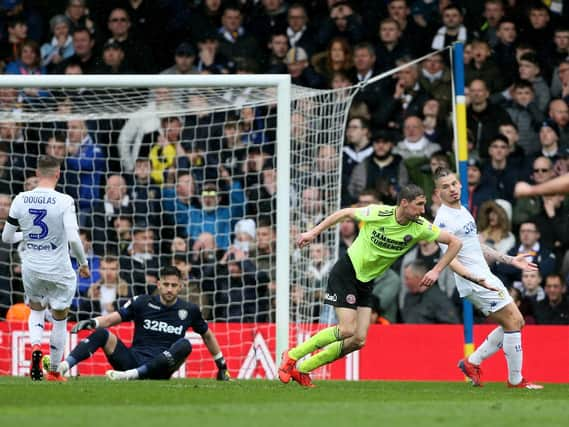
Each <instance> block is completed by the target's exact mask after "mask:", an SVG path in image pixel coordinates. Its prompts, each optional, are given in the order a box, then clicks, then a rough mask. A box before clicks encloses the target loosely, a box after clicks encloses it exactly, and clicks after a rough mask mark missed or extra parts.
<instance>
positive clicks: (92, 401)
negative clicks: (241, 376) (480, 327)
mask: <svg viewBox="0 0 569 427" xmlns="http://www.w3.org/2000/svg"><path fill="white" fill-rule="evenodd" d="M316 384H317V387H316V388H313V389H303V388H301V387H299V386H298V385H297V384H294V383H291V384H288V385H284V384H281V383H279V382H278V381H264V380H249V381H231V382H230V383H222V382H216V381H214V380H189V379H188V380H170V381H132V382H108V381H106V380H104V379H102V378H88V377H81V378H78V379H70V380H69V381H68V382H67V383H48V382H45V381H44V382H38V383H32V382H31V381H30V380H29V378H13V377H0V426H2V427H4V426H6V427H8V426H10V427H27V426H41V427H52V426H57V427H61V426H63V427H71V426H81V427H91V426H93V427H95V426H96V427H115V426H121V427H130V426H133V427H146V426H153V427H173V426H185V427H198V426H199V427H202V426H230V427H238V426H247V427H254V426H269V427H278V426H287V427H290V426H292V427H297V426H310V427H320V426H326V427H333V426H341V427H360V426H377V427H383V426H386V427H398V426H412V427H425V426H437V427H440V426H453V427H456V426H476V427H480V426H484V425H489V426H493V427H494V426H516V427H525V426H543V427H555V426H565V425H568V424H567V422H568V421H567V420H568V417H567V401H568V400H567V399H568V396H569V385H568V384H546V385H545V389H544V390H516V389H508V388H506V386H505V384H504V383H490V384H486V385H485V386H484V387H483V388H473V387H472V386H470V385H469V384H466V383H457V382H455V383H444V382H387V381H360V382H346V381H318V382H316Z"/></svg>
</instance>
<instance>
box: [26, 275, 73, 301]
mask: <svg viewBox="0 0 569 427" xmlns="http://www.w3.org/2000/svg"><path fill="white" fill-rule="evenodd" d="M22 281H23V282H24V291H25V293H26V297H28V299H29V300H30V301H32V302H37V303H40V304H41V305H42V306H44V307H46V306H47V305H49V306H50V308H51V309H52V310H64V309H66V308H69V306H70V305H71V301H72V300H73V297H74V296H75V290H76V289H77V276H76V275H75V274H74V273H73V274H67V275H63V276H59V278H58V279H57V280H56V279H55V278H52V277H49V276H46V275H42V274H40V273H38V272H35V271H31V270H27V269H24V268H22Z"/></svg>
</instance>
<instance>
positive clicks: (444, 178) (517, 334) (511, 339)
mask: <svg viewBox="0 0 569 427" xmlns="http://www.w3.org/2000/svg"><path fill="white" fill-rule="evenodd" d="M434 180H435V184H436V191H437V192H438V194H439V196H440V198H441V201H442V206H441V207H440V208H439V210H438V211H437V216H436V218H435V221H434V224H435V225H436V226H437V227H439V228H440V229H441V230H446V231H447V232H448V233H449V234H451V235H453V236H455V237H458V238H459V239H460V241H461V242H462V249H461V250H460V251H459V252H458V255H457V256H456V259H454V260H453V261H452V262H451V263H450V268H451V269H452V270H453V271H454V272H455V280H456V288H457V290H458V292H459V294H460V296H461V297H462V298H466V299H467V300H469V301H470V302H471V303H472V304H473V305H474V306H475V307H477V308H478V309H479V310H480V311H481V312H482V313H483V314H484V315H485V316H487V317H488V318H489V319H490V320H492V321H493V322H495V323H498V325H500V326H498V327H497V328H496V329H494V330H493V331H492V332H490V334H489V335H488V337H486V340H485V341H484V342H483V343H482V345H480V347H478V348H477V349H476V351H475V352H474V353H472V354H471V355H470V356H469V357H467V358H465V359H462V360H461V361H459V362H458V367H459V368H460V369H461V370H462V372H463V373H464V374H465V375H466V376H467V377H468V378H470V380H471V381H472V384H473V385H474V386H481V385H482V382H481V379H480V377H481V374H482V372H481V370H480V364H481V363H482V361H484V360H485V359H487V358H488V357H490V356H492V355H493V354H495V353H496V352H497V351H498V350H499V349H501V348H502V349H503V350H504V355H505V357H506V361H507V364H508V387H514V388H525V389H532V390H535V389H541V388H543V387H542V386H541V385H538V384H533V383H531V382H529V381H527V380H526V379H525V378H523V376H522V361H523V349H522V335H521V329H522V327H523V326H524V318H523V316H522V314H521V313H520V311H519V309H518V307H517V306H516V304H515V303H514V301H513V300H512V297H511V296H510V294H509V293H508V290H507V289H506V287H505V286H504V284H503V283H502V282H501V281H500V279H498V278H497V277H496V276H495V275H493V274H492V272H491V271H490V268H489V267H488V263H487V261H488V262H495V261H497V262H501V263H506V264H511V265H513V266H515V267H517V268H519V269H520V270H531V271H536V270H537V265H535V264H533V263H530V262H528V261H527V260H526V259H525V255H524V254H520V255H518V256H516V257H511V256H508V255H503V254H501V253H499V252H496V251H495V250H493V249H491V248H489V247H488V246H486V245H481V243H480V240H479V238H478V232H477V229H476V222H475V221H474V218H473V217H472V215H471V214H470V212H469V211H468V210H467V209H466V208H465V207H464V206H462V205H461V204H460V195H461V191H462V185H461V184H460V182H459V181H458V179H457V177H456V175H455V174H454V173H453V172H452V171H450V170H449V169H447V168H438V169H437V170H436V171H435V175H434ZM439 245H440V246H441V250H442V251H443V252H445V251H447V246H446V245H445V244H444V242H443V243H442V244H441V243H439Z"/></svg>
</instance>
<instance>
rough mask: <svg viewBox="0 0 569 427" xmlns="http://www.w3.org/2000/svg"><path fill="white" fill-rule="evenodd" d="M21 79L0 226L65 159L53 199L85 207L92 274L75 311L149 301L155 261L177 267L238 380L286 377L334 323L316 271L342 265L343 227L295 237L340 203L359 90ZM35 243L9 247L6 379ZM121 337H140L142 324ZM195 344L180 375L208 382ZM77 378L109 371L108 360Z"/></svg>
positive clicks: (25, 347) (3, 98)
mask: <svg viewBox="0 0 569 427" xmlns="http://www.w3.org/2000/svg"><path fill="white" fill-rule="evenodd" d="M24 77H30V78H29V79H25V80H23V79H22V80H19V77H14V78H12V79H13V81H11V82H10V83H9V85H10V87H7V86H8V83H6V81H5V80H4V81H3V82H2V85H3V87H2V88H0V172H1V175H0V201H1V210H0V215H2V216H1V217H0V224H4V222H5V220H6V218H7V215H8V209H9V206H10V202H11V199H12V198H13V197H14V196H15V195H16V194H18V193H19V192H20V191H26V190H30V189H33V188H34V187H35V185H37V180H36V179H35V178H34V169H35V165H36V161H37V157H38V155H39V154H43V153H47V154H50V155H52V156H55V157H58V158H60V159H61V162H62V175H61V179H60V181H59V185H58V190H60V191H63V192H65V193H67V194H69V195H71V196H72V197H73V198H74V199H75V200H76V205H77V212H78V218H79V224H80V232H81V238H82V240H83V243H84V247H85V249H86V251H87V253H88V259H89V263H90V267H91V271H92V277H91V278H90V279H79V280H78V287H77V294H76V297H75V298H74V300H73V304H72V307H71V317H70V318H71V319H72V320H74V321H76V320H81V319H86V318H90V317H94V316H97V315H101V314H106V313H109V312H112V311H113V310H116V309H117V307H119V306H120V305H122V304H123V303H124V302H125V301H126V300H128V299H129V298H131V297H133V296H136V295H141V294H146V293H152V292H154V291H155V290H156V281H157V279H158V274H159V270H160V268H161V267H163V266H165V265H175V266H177V267H178V268H179V269H180V270H181V271H182V273H183V276H184V282H185V283H186V286H185V288H184V290H183V292H182V294H181V296H182V297H183V298H186V299H189V300H191V301H193V302H194V303H196V304H199V305H200V307H201V309H202V312H203V314H204V316H205V318H206V320H207V321H208V322H209V323H210V326H211V328H212V329H213V330H214V332H215V333H216V336H217V338H218V340H219V342H220V344H221V347H222V350H223V352H224V354H225V356H226V359H227V361H228V365H229V368H230V371H231V372H232V374H233V376H239V377H242V378H251V377H257V376H262V377H268V378H273V377H275V375H276V367H275V366H276V365H275V355H276V354H278V352H279V351H282V350H284V348H285V347H286V345H287V343H291V344H294V343H295V342H297V340H298V339H299V338H300V339H303V337H304V336H305V335H306V334H309V333H311V332H312V331H314V329H315V328H317V327H319V326H318V324H319V322H320V321H321V320H322V321H323V319H321V318H322V316H323V312H322V302H323V294H324V292H323V291H324V289H325V286H326V283H325V276H324V277H321V275H320V273H321V272H322V269H323V266H325V265H327V264H329V263H330V262H332V261H333V260H334V259H335V257H336V253H337V236H336V231H335V230H331V231H329V232H327V233H326V234H324V235H323V236H322V239H321V240H319V241H318V242H317V243H316V244H315V245H312V246H311V247H310V248H309V249H305V250H302V251H299V250H297V249H295V247H294V241H295V239H296V237H297V235H298V233H299V232H301V231H304V230H306V229H307V228H309V227H311V226H313V225H315V224H316V223H318V222H319V221H320V220H321V219H322V218H324V217H325V216H327V215H329V214H330V213H332V212H333V211H335V210H336V209H338V208H339V207H340V173H341V149H342V144H343V135H344V129H345V121H346V116H347V112H348V109H349V106H350V103H351V98H352V96H353V94H354V91H355V88H354V87H352V88H344V89H338V90H330V91H318V90H311V89H307V88H301V87H295V86H292V89H290V90H287V91H285V92H283V90H282V88H283V87H285V88H286V86H282V85H281V86H279V85H280V84H281V83H279V82H280V81H282V80H283V77H282V76H279V77H280V80H279V82H277V83H274V82H273V83H271V82H270V81H269V80H268V79H265V80H263V79H262V78H260V76H223V77H222V79H220V78H218V77H219V76H218V77H216V78H213V77H214V76H192V77H190V78H189V79H188V78H186V79H184V78H183V77H182V78H179V79H178V80H175V78H176V77H175V76H174V77H172V76H119V77H118V78H117V77H115V76H113V77H110V76H109V77H105V79H106V80H105V81H106V82H107V83H106V84H103V83H102V81H99V80H97V78H96V77H101V78H102V77H103V76H90V77H88V76H64V77H61V76H59V77H58V78H59V80H56V79H55V77H56V76H43V77H40V76H37V77H39V78H40V79H37V80H34V77H36V76H24ZM51 77H54V79H53V80H51V79H50V78H51ZM123 77H124V79H123ZM170 77H172V78H171V79H170ZM193 77H196V78H193ZM210 77H211V79H210ZM261 77H269V76H261ZM117 79H118V80H117ZM121 79H122V80H121ZM204 82H205V83H204ZM257 82H261V83H260V84H258V83H257ZM32 83H33V84H32ZM67 83H69V84H67ZM24 85H25V86H24ZM24 87H25V88H24ZM279 88H281V89H279ZM289 97H290V99H289ZM285 108H286V109H287V110H289V108H290V112H288V111H287V114H280V111H281V112H282V111H284V109H285ZM289 135H290V137H289ZM24 250H33V249H30V248H27V247H26V245H25V244H20V245H14V246H12V245H9V244H6V243H0V337H1V339H0V374H12V375H24V374H26V373H27V371H28V366H29V362H28V361H27V356H29V342H28V340H27V333H26V329H27V325H26V322H25V319H26V318H27V314H26V309H25V307H24V304H22V303H24V294H23V284H22V279H21V266H20V253H21V252H22V251H24ZM279 265H280V267H279ZM283 278H284V280H283ZM180 315H183V313H181V314H180ZM6 319H10V321H7V320H6ZM275 325H276V326H275ZM283 325H284V329H283ZM48 328H49V327H48ZM114 330H115V332H116V333H117V334H118V335H119V337H121V339H123V340H124V341H125V343H127V344H129V343H130V339H131V336H132V327H131V326H129V325H126V324H125V325H121V326H119V327H116V328H114ZM279 334H280V336H279ZM83 336H84V335H83V334H80V335H79V337H77V336H70V342H69V346H71V347H72V346H73V345H74V344H75V343H76V342H77V341H78V339H80V338H82V337H83ZM45 338H46V340H45V342H46V349H45V350H46V352H49V350H48V345H47V342H48V330H46V337H45ZM190 339H191V341H192V343H193V352H192V355H191V356H190V358H189V361H188V363H187V364H186V365H185V366H184V367H183V368H182V369H181V372H180V375H182V376H205V377H211V376H213V375H214V371H215V369H214V368H215V366H214V364H213V362H212V361H211V356H210V355H209V354H208V353H207V351H206V349H205V346H204V345H203V343H202V342H201V338H200V337H199V336H197V335H195V334H190ZM78 369H79V374H82V375H96V374H101V373H103V372H104V371H105V369H108V365H107V363H106V361H105V359H104V357H103V356H102V355H100V354H98V355H96V356H95V357H94V358H92V359H91V360H90V361H88V362H87V361H86V362H84V363H82V364H80V365H79V367H78Z"/></svg>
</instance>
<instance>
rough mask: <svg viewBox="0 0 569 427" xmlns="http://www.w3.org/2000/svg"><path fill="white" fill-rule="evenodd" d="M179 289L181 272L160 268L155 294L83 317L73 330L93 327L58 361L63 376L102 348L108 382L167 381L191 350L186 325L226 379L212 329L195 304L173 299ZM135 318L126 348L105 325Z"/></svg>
mask: <svg viewBox="0 0 569 427" xmlns="http://www.w3.org/2000/svg"><path fill="white" fill-rule="evenodd" d="M181 288H182V283H181V273H180V271H179V270H178V269H177V268H176V267H173V266H167V267H164V268H163V269H162V270H161V271H160V280H159V281H158V292H159V294H158V295H139V296H138V297H136V298H134V299H132V300H130V301H128V302H127V303H126V304H125V305H124V306H123V307H122V308H121V309H119V311H117V312H113V313H110V314H107V315H106V316H99V317H96V318H94V319H89V320H82V321H81V322H79V323H77V324H76V325H75V326H74V327H73V329H72V330H71V332H72V333H77V332H79V331H80V330H82V329H95V331H94V332H93V333H92V334H91V335H89V336H88V337H87V338H85V339H84V340H82V341H81V342H80V343H79V344H78V345H77V347H75V348H74V349H73V350H72V351H71V353H70V354H69V356H68V357H67V358H66V359H65V361H63V362H62V363H61V364H60V365H59V369H58V371H59V372H60V373H61V374H65V373H66V372H67V371H69V369H71V368H72V367H73V366H75V365H76V364H78V363H79V362H81V361H82V360H85V359H87V358H89V357H90V356H92V355H93V354H95V352H96V351H97V349H99V348H102V349H103V351H104V353H105V355H106V356H107V360H108V361H109V363H110V364H111V366H112V367H113V370H110V371H107V372H106V376H107V378H109V379H111V380H135V379H168V378H170V377H171V376H172V374H173V373H174V372H175V371H176V370H177V369H178V368H179V367H180V366H181V365H182V363H184V361H185V360H186V358H187V357H188V356H189V355H190V353H191V352H192V345H191V344H190V341H189V340H188V339H186V338H185V335H186V330H187V329H188V328H189V327H191V328H192V329H193V330H194V331H195V332H197V333H198V334H200V335H201V336H202V338H203V341H204V343H205V345H206V347H207V349H208V350H209V352H210V353H211V355H212V356H213V359H214V361H215V364H216V365H217V369H218V372H217V379H218V380H220V381H225V380H229V378H230V376H229V372H228V370H227V364H226V363H225V359H224V358H223V355H222V353H221V350H220V348H219V344H218V343H217V340H216V338H215V335H214V334H213V332H212V331H210V330H209V329H208V325H207V323H206V322H205V320H204V319H203V317H202V314H201V311H200V309H199V307H198V306H197V305H195V304H192V303H190V302H187V301H184V300H182V299H180V298H178V293H179V292H180V290H181ZM126 321H134V337H133V340H132V346H131V347H130V348H128V347H127V346H126V345H124V344H123V342H122V341H121V340H120V339H119V338H118V337H117V336H116V335H114V334H113V333H112V332H110V331H109V330H107V329H106V328H108V327H110V326H114V325H117V324H119V323H121V322H126Z"/></svg>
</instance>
